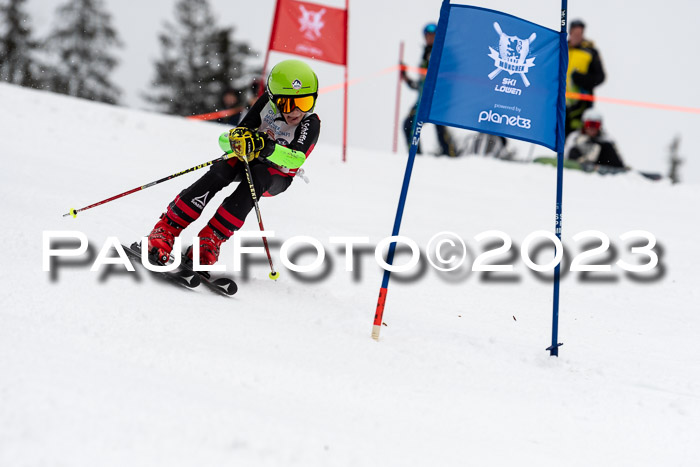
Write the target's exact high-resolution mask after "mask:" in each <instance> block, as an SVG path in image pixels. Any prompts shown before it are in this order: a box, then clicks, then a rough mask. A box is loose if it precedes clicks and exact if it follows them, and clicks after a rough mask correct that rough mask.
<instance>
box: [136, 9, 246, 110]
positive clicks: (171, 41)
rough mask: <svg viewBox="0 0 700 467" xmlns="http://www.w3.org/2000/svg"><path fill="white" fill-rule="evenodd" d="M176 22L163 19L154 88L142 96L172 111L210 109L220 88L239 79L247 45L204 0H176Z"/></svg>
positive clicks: (243, 71)
mask: <svg viewBox="0 0 700 467" xmlns="http://www.w3.org/2000/svg"><path fill="white" fill-rule="evenodd" d="M175 17H176V20H177V25H172V24H171V23H169V22H166V23H165V24H164V29H165V32H163V33H161V34H159V36H158V37H159V40H160V45H161V58H160V60H158V61H156V62H155V67H156V73H155V75H156V76H155V79H154V80H153V82H152V86H153V88H154V92H153V93H151V94H148V95H146V96H145V97H146V99H147V100H149V101H150V102H152V103H154V104H156V105H157V106H158V107H159V108H160V110H161V111H163V112H166V113H171V114H176V115H194V114H200V113H206V112H212V111H214V110H217V109H218V108H219V107H220V105H221V104H220V99H221V95H222V93H223V92H224V91H225V90H226V89H228V88H230V87H232V86H234V85H236V84H242V82H243V80H245V79H249V78H250V77H251V76H252V73H253V72H254V70H250V71H248V70H247V68H246V67H245V65H244V61H245V59H246V58H247V57H248V56H250V55H252V54H253V52H252V51H251V50H250V47H248V45H247V44H246V43H244V42H236V41H234V39H233V37H232V36H233V32H234V31H233V28H218V27H217V26H216V24H215V20H214V17H213V15H212V13H211V10H210V7H209V3H208V1H207V0H179V1H178V2H177V4H176V5H175Z"/></svg>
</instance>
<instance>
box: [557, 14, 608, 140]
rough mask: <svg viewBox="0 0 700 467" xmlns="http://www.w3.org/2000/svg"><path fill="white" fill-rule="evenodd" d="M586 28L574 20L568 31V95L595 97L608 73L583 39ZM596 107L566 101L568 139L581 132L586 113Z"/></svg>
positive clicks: (581, 101)
mask: <svg viewBox="0 0 700 467" xmlns="http://www.w3.org/2000/svg"><path fill="white" fill-rule="evenodd" d="M585 28H586V25H585V24H584V22H583V21H581V20H578V19H577V20H573V21H572V22H571V25H570V27H569V68H568V70H567V72H566V92H567V93H577V94H585V95H590V96H592V95H593V89H595V88H596V87H597V86H599V85H600V84H601V83H602V82H603V81H605V70H604V69H603V62H602V60H601V58H600V54H599V53H598V50H597V49H596V48H595V45H594V44H593V42H592V41H590V40H588V39H586V38H584V37H583V33H584V29H585ZM592 106H593V102H592V101H591V100H586V99H585V98H575V97H567V99H566V135H567V136H568V135H569V134H570V133H571V132H573V131H575V130H579V129H581V126H582V122H581V117H582V116H583V112H584V111H585V110H586V109H588V108H589V107H592Z"/></svg>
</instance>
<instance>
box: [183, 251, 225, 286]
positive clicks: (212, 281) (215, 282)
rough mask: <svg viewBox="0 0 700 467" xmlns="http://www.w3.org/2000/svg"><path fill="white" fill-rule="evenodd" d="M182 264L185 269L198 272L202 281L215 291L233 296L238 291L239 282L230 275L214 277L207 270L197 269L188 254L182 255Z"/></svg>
mask: <svg viewBox="0 0 700 467" xmlns="http://www.w3.org/2000/svg"><path fill="white" fill-rule="evenodd" d="M180 264H181V267H182V268H183V269H186V270H187V271H190V272H193V273H195V274H197V275H198V276H199V279H200V281H201V283H203V284H204V285H205V286H207V287H209V288H210V289H211V290H213V291H214V292H217V293H219V294H221V295H226V296H231V295H233V294H235V293H236V292H238V284H236V282H235V281H234V280H233V279H230V278H228V277H217V278H212V276H211V274H209V273H208V272H206V271H195V270H194V269H192V260H191V259H190V258H189V257H188V256H186V255H182V262H181V263H180Z"/></svg>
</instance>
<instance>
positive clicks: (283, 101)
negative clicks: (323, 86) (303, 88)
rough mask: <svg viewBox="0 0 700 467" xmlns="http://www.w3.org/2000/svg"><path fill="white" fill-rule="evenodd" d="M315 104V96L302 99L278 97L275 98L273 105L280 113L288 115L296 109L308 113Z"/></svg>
mask: <svg viewBox="0 0 700 467" xmlns="http://www.w3.org/2000/svg"><path fill="white" fill-rule="evenodd" d="M315 103H316V97H315V96H302V97H288V96H279V97H275V105H276V106H277V108H278V109H279V110H280V112H284V113H289V112H291V111H292V110H294V108H295V107H298V108H299V110H301V111H302V112H308V111H310V110H311V109H313V108H314V104H315Z"/></svg>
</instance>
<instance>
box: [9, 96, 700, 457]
mask: <svg viewBox="0 0 700 467" xmlns="http://www.w3.org/2000/svg"><path fill="white" fill-rule="evenodd" d="M0 101H2V102H3V105H2V107H1V108H0V128H2V138H1V142H0V147H2V153H3V156H4V157H3V160H4V161H5V167H4V169H3V170H2V172H1V175H0V180H1V182H2V183H0V194H1V195H2V199H3V200H4V201H5V206H6V208H8V209H7V212H6V214H5V217H4V218H5V221H4V222H3V229H2V230H1V231H0V232H1V234H0V235H2V241H3V244H4V245H5V265H6V266H8V267H6V272H5V273H4V274H3V277H4V280H3V284H4V285H3V293H2V296H1V298H0V323H1V324H0V374H2V375H3V377H2V378H1V379H0V465H7V466H10V465H11V466H24V465H27V466H28V465H56V466H59V465H66V466H83V465H85V466H88V465H90V466H92V465H101V466H112V465H113V466H122V465H131V466H141V465H143V466H146V465H169V466H179V465H182V466H185V465H224V464H226V463H229V464H231V463H238V465H270V466H278V465H304V466H309V465H318V466H351V465H396V466H399V465H401V466H405V465H469V464H472V465H541V464H542V463H543V462H547V463H558V464H562V465H570V466H571V465H573V466H590V465H630V466H632V465H634V466H640V465H674V466H681V465H688V466H690V465H697V464H696V462H697V459H698V458H699V457H700V449H699V448H698V444H697V442H696V441H692V440H693V439H695V438H696V437H697V434H698V433H700V358H699V357H698V355H700V352H699V351H700V343H698V342H699V341H698V339H697V334H698V324H700V318H699V317H698V314H697V304H698V288H697V284H698V280H699V279H700V277H699V274H698V270H697V263H698V259H699V255H698V253H697V248H696V244H695V238H694V237H695V236H694V233H695V232H696V231H697V228H698V220H697V216H696V215H694V214H692V212H693V210H694V209H695V206H697V205H698V203H699V202H700V189H699V188H698V186H694V185H681V186H675V187H672V186H671V185H670V184H669V183H668V182H666V181H663V182H658V183H652V182H649V181H647V180H646V179H644V178H642V177H640V176H638V175H635V174H627V175H621V176H614V177H612V176H609V177H601V176H597V175H590V174H583V173H578V172H569V171H567V172H566V174H565V178H564V205H563V209H564V244H565V246H566V247H567V248H569V247H570V248H574V245H575V242H573V240H572V239H571V237H572V236H573V235H574V234H575V233H578V232H581V231H583V230H589V229H596V230H600V231H602V232H604V233H606V234H607V235H608V236H610V238H611V240H612V243H613V246H615V247H617V248H618V250H619V251H622V250H624V244H623V243H622V241H621V240H619V239H618V238H617V237H618V236H619V235H620V234H622V233H624V232H627V231H629V230H637V229H643V230H648V231H650V232H652V233H654V234H655V235H656V237H657V239H658V241H659V243H660V245H661V251H662V255H661V262H662V265H663V268H664V269H663V274H661V278H659V279H657V280H653V281H649V282H640V281H634V280H632V279H631V278H629V277H628V276H626V275H625V274H623V273H622V272H620V271H619V270H615V271H616V272H614V273H612V275H613V276H614V277H615V279H613V280H607V281H604V282H583V281H581V280H580V278H579V277H577V276H576V275H575V273H569V274H568V275H565V276H564V278H563V281H562V288H561V315H560V341H562V342H564V343H565V345H564V346H563V347H562V348H561V349H560V357H559V358H551V357H549V354H548V352H545V350H544V348H545V347H547V346H548V345H549V340H550V331H551V306H552V287H551V284H550V283H549V282H545V281H539V280H536V279H535V278H534V275H533V274H532V272H531V271H529V270H527V268H526V267H525V266H524V264H523V263H522V261H521V260H520V259H519V258H518V257H516V258H515V267H516V273H515V277H516V279H517V280H516V282H493V281H491V282H487V281H484V280H483V277H481V276H479V275H478V274H477V273H473V272H471V273H470V272H469V271H466V272H464V273H462V274H461V275H454V274H453V275H445V274H442V275H441V274H438V273H437V272H436V271H434V270H432V268H428V269H427V270H426V271H425V273H424V274H423V275H422V277H421V278H420V279H418V280H415V281H413V282H405V281H400V280H395V279H398V275H394V276H393V278H392V282H391V286H390V288H389V294H388V298H387V305H386V311H385V315H384V321H385V322H386V324H387V326H385V327H383V329H382V337H381V339H380V342H379V343H377V342H374V341H373V340H372V339H371V338H370V330H371V324H372V319H373V316H374V309H375V306H376V300H377V293H378V289H379V285H380V281H381V273H382V271H381V270H380V269H379V268H378V267H377V265H376V263H375V262H374V259H373V257H372V254H371V253H369V254H364V255H363V256H362V257H361V258H360V259H359V260H358V262H357V265H358V266H359V268H360V272H359V274H357V276H358V277H357V278H354V275H353V273H350V272H346V271H345V270H344V264H345V259H344V256H343V255H342V253H341V252H340V251H341V250H340V249H341V247H339V246H337V245H330V243H329V240H328V239H329V237H331V236H341V235H342V236H368V237H370V239H371V241H372V245H374V244H376V243H377V242H378V241H379V240H381V239H382V238H384V237H386V236H389V234H390V232H391V227H392V225H393V219H394V214H395V209H396V202H397V200H398V195H399V190H400V185H401V181H402V177H403V171H404V165H405V157H404V156H401V155H394V154H388V153H382V152H372V151H369V150H354V149H352V148H350V150H349V152H348V158H349V161H348V162H347V163H346V164H343V163H342V162H340V150H339V148H337V147H335V146H330V145H324V144H323V135H322V136H321V142H320V144H319V145H318V146H317V148H316V149H315V150H314V153H313V154H312V155H311V157H310V159H309V161H308V162H307V165H306V166H305V168H306V170H307V173H308V175H309V176H310V178H311V183H310V184H308V185H307V184H304V183H303V181H301V180H297V181H295V183H294V184H293V185H292V187H291V188H290V189H289V190H288V192H286V193H284V194H283V195H281V196H278V197H276V198H272V199H270V198H266V199H263V200H262V202H261V210H262V215H263V219H264V223H265V225H266V227H267V228H268V229H269V230H274V231H275V233H276V238H275V239H273V246H274V248H273V256H274V259H275V261H276V264H277V265H278V269H280V270H281V279H280V280H279V281H278V282H272V281H270V280H269V279H267V272H268V270H267V264H266V260H265V259H264V257H262V256H261V257H259V258H258V259H259V261H256V262H255V264H253V266H252V267H251V268H250V270H249V271H248V273H247V275H246V277H242V276H241V275H240V274H238V275H237V274H236V273H234V276H236V277H237V278H238V282H239V287H240V289H239V292H238V294H236V295H235V296H234V297H231V298H224V297H220V296H218V295H215V294H213V293H211V292H210V291H208V290H206V289H205V288H204V287H200V288H198V289H196V290H192V291H189V290H185V289H181V288H178V287H174V286H172V285H170V284H166V283H163V282H159V281H155V280H154V278H153V277H151V276H150V275H148V274H145V273H144V272H145V271H143V268H139V267H137V270H138V272H137V273H126V272H123V271H120V270H119V269H118V268H113V269H111V270H106V269H103V270H101V271H98V272H91V271H90V266H91V262H90V261H89V259H85V258H80V259H78V260H77V261H76V260H73V262H72V263H71V264H70V265H68V260H61V261H62V262H61V265H60V266H58V267H55V268H54V271H53V272H44V271H42V267H41V265H42V232H43V231H49V230H63V231H67V230H79V231H82V232H84V233H85V234H86V235H87V237H88V238H89V240H90V245H91V248H92V249H93V250H92V251H93V254H96V253H97V252H98V251H99V249H100V248H101V246H102V244H103V242H104V241H105V240H106V239H107V237H110V236H116V237H117V238H119V240H120V241H121V242H122V243H128V242H131V241H134V240H136V239H137V238H139V237H140V236H142V235H145V234H147V233H148V231H150V229H151V227H152V226H153V224H155V222H156V220H157V218H158V216H159V214H160V213H161V212H162V211H163V210H164V209H165V207H166V206H167V204H168V203H169V202H170V201H171V200H172V198H173V197H174V196H175V195H176V194H177V193H178V192H179V191H180V190H181V189H182V188H184V187H186V186H188V185H189V184H190V183H192V182H193V181H194V180H195V179H196V177H197V176H198V175H200V174H201V172H197V174H189V175H185V176H182V177H180V178H177V179H175V180H172V181H169V182H167V183H163V184H161V185H158V186H156V187H153V188H149V189H147V190H144V191H142V192H138V193H136V194H133V195H130V196H128V197H125V198H123V199H120V200H117V201H114V202H111V203H108V204H106V205H104V206H100V207H97V208H94V209H91V210H88V211H85V212H82V213H80V214H78V217H77V219H72V218H70V217H68V218H63V217H61V215H62V214H63V213H65V212H67V211H68V209H69V208H71V207H73V208H79V207H82V206H85V205H88V204H91V203H93V202H95V201H98V200H100V199H103V198H107V197H109V196H111V195H113V194H116V193H120V192H122V191H125V190H127V189H130V188H133V187H136V186H140V185H142V184H145V183H147V182H148V181H151V180H155V179H158V178H161V177H163V176H165V175H167V174H169V173H174V172H177V171H180V170H183V169H185V168H188V167H191V166H194V165H197V164H198V163H201V162H203V161H207V160H211V159H214V158H216V157H217V156H218V155H219V154H218V152H217V151H218V149H217V144H216V142H217V137H218V135H219V133H220V132H221V131H223V130H225V127H222V126H218V125H216V124H211V123H194V122H189V121H185V120H183V119H179V118H175V117H167V116H162V115H157V114H151V113H146V112H139V111H133V110H126V109H123V108H114V107H110V106H106V105H99V104H93V103H89V102H85V101H80V100H75V99H71V98H67V97H64V96H57V95H52V94H48V93H42V92H36V91H31V90H26V89H20V88H17V87H12V86H8V85H4V84H2V85H0ZM36 108H41V109H42V115H43V116H49V117H50V118H48V119H47V118H45V117H41V118H37V116H36V114H35V112H34V110H35V109H36ZM413 173H414V175H413V179H412V182H411V187H410V190H409V195H408V204H407V207H406V211H405V213H404V222H403V225H402V230H401V233H402V234H403V235H406V236H409V237H411V238H413V239H414V240H416V241H417V242H418V244H419V245H420V246H421V247H422V248H424V247H425V245H426V244H427V241H428V240H429V239H430V237H431V236H432V235H433V234H435V233H437V232H440V231H445V230H447V231H453V232H456V233H459V234H460V236H462V238H464V239H465V241H467V243H468V244H469V245H470V248H471V251H472V252H473V251H475V250H476V249H477V243H476V242H475V241H474V239H473V237H474V235H476V234H478V233H480V232H483V231H486V230H492V229H498V230H502V231H504V232H506V233H507V234H509V235H510V236H511V237H512V238H513V241H514V246H516V247H519V245H520V244H521V243H522V240H523V239H524V238H525V236H526V235H527V234H529V233H530V232H532V231H534V230H540V229H542V230H548V231H551V230H552V229H553V224H554V222H553V217H554V216H553V214H554V195H555V169H554V168H552V167H545V166H536V165H525V164H515V163H505V162H499V161H495V160H489V159H481V158H463V159H458V160H446V159H439V158H433V157H427V156H426V157H419V158H417V160H416V165H415V169H414V172H413ZM224 191H226V190H224ZM229 192H230V189H229ZM224 196H225V194H222V193H220V194H219V195H218V196H217V197H216V198H215V200H214V201H212V202H211V204H210V205H209V206H208V208H207V210H206V211H205V214H204V215H203V216H202V217H201V219H200V220H198V221H197V223H195V225H193V226H191V227H190V228H189V229H187V230H186V231H185V234H183V238H184V240H185V244H187V243H188V242H189V241H191V238H192V237H193V236H194V235H196V233H197V232H198V231H199V229H201V227H202V226H203V225H204V224H205V223H206V221H207V220H208V219H209V217H210V215H212V214H213V212H214V211H215V208H214V206H216V205H218V203H219V202H220V201H221V200H222V199H223V197H224ZM244 229H245V230H250V231H256V230H257V229H258V227H257V222H256V221H255V214H254V213H251V214H250V215H249V217H248V222H247V223H246V225H245V227H244ZM296 235H310V236H313V237H315V238H318V239H319V240H320V241H321V242H322V243H323V244H324V245H325V246H326V252H327V255H328V257H329V261H331V262H332V267H331V268H330V271H329V272H328V273H327V274H325V275H322V276H321V277H316V278H315V279H314V278H313V277H312V278H309V277H308V275H302V277H301V278H299V277H295V275H294V274H292V273H291V272H290V271H288V270H286V269H284V268H283V267H281V263H280V260H279V244H280V242H282V241H283V240H286V239H289V238H291V237H293V236H296ZM231 243H232V242H229V243H227V244H225V246H224V248H223V250H222V263H223V264H226V265H227V267H228V268H229V269H230V268H231V265H232V261H233V260H232V258H233V250H232V246H231ZM250 244H251V245H257V243H255V242H253V241H251V243H250ZM620 254H623V253H620ZM402 258H403V259H405V257H404V256H402V255H398V257H397V262H398V260H400V259H402ZM310 260H311V256H310V255H302V256H301V257H300V258H299V263H304V262H305V261H310ZM470 260H473V257H472V258H471V259H470ZM311 276H313V275H311Z"/></svg>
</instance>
